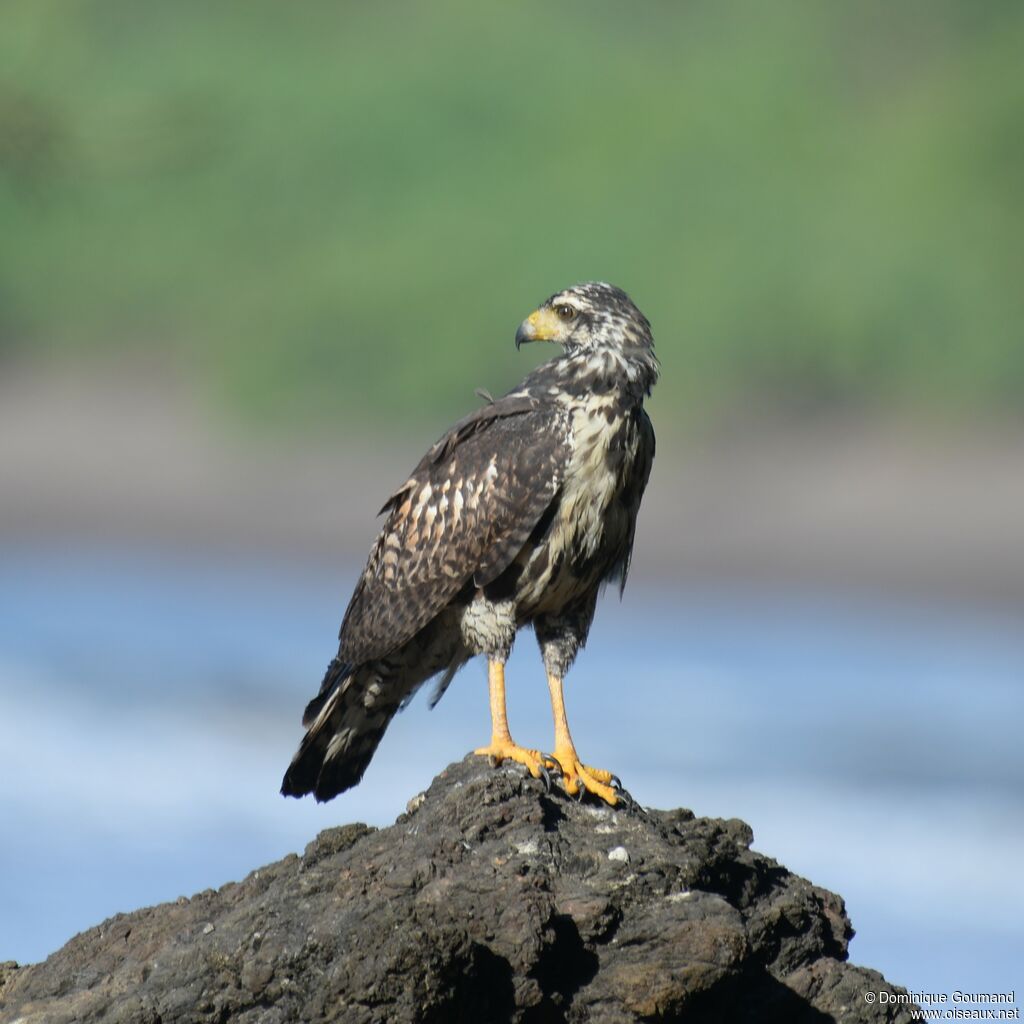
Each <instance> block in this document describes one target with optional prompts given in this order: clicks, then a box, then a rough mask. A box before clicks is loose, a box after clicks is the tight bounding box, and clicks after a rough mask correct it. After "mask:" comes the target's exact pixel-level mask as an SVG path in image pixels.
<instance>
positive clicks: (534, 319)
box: [516, 307, 562, 348]
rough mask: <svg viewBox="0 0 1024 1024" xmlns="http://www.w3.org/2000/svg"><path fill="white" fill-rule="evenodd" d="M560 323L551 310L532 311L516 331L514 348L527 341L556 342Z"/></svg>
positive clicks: (542, 308) (543, 308)
mask: <svg viewBox="0 0 1024 1024" xmlns="http://www.w3.org/2000/svg"><path fill="white" fill-rule="evenodd" d="M561 326H562V325H561V321H560V320H559V319H558V315H557V314H556V313H555V311H554V310H552V309H547V308H545V307H541V308H540V309H537V310H534V312H532V313H531V314H530V315H529V316H528V317H527V318H526V319H525V320H524V321H523V322H522V323H521V324H520V325H519V330H518V331H516V348H519V347H520V345H523V344H525V343H526V342H529V341H558V335H559V331H560V328H561Z"/></svg>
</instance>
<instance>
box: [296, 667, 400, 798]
mask: <svg viewBox="0 0 1024 1024" xmlns="http://www.w3.org/2000/svg"><path fill="white" fill-rule="evenodd" d="M336 664H337V663H336V662H332V663H331V666H330V667H329V668H328V670H327V677H325V679H324V685H323V687H322V688H321V691H320V694H319V695H318V696H317V697H315V698H314V699H313V700H312V701H311V702H310V704H309V706H308V707H307V708H306V714H305V715H304V716H303V725H307V726H308V731H307V732H306V735H305V736H304V737H303V739H302V743H300V744H299V749H298V750H297V751H296V753H295V756H294V757H293V758H292V763H291V764H290V765H289V766H288V770H287V771H286V772H285V775H284V780H283V781H282V783H281V793H282V794H283V795H284V796H296V797H300V796H306V795H307V794H308V793H312V794H313V796H314V797H316V799H317V800H319V801H324V800H330V799H331V798H332V797H335V796H337V795H338V794H339V793H343V792H344V791H345V790H346V789H351V788H352V787H353V786H354V785H355V784H356V783H357V782H359V780H360V779H361V778H362V777H363V773H364V772H365V771H366V767H367V765H368V764H369V763H370V759H371V758H372V757H373V755H374V752H375V751H376V749H377V746H378V744H379V743H380V741H381V739H382V737H383V736H384V732H385V730H386V729H387V727H388V724H389V723H390V721H391V719H392V717H393V716H394V714H395V712H396V711H397V710H398V707H399V704H400V703H401V700H400V699H395V698H394V697H393V696H391V695H389V694H388V693H387V691H388V689H389V688H388V687H387V686H386V685H385V684H384V682H383V680H382V679H381V677H380V675H379V674H378V673H376V672H372V671H369V670H366V669H361V670H356V671H352V670H351V669H349V667H348V666H342V667H340V670H336V671H335V672H334V677H333V678H331V676H332V670H334V669H335V668H336ZM329 680H330V682H329ZM403 696H404V694H403Z"/></svg>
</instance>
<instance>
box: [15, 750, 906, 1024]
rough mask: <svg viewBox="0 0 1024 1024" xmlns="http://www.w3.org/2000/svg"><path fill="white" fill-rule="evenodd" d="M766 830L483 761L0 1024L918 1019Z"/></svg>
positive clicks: (61, 977) (68, 968) (71, 978)
mask: <svg viewBox="0 0 1024 1024" xmlns="http://www.w3.org/2000/svg"><path fill="white" fill-rule="evenodd" d="M751 840H752V835H751V831H750V828H749V827H748V826H747V825H745V824H744V823H743V822H741V821H737V820H735V819H733V820H729V821H724V820H718V819H708V818H695V817H694V816H693V814H691V813H690V812H689V811H684V810H676V811H647V810H642V809H640V808H636V807H630V808H625V809H621V810H612V809H609V808H606V807H603V806H596V805H593V804H590V803H578V802H576V801H575V800H571V799H569V798H567V797H565V796H563V795H562V794H561V793H560V792H557V791H554V790H553V791H552V792H547V791H546V790H545V788H544V786H543V784H542V783H541V782H540V781H537V780H533V779H531V778H529V777H526V776H524V775H523V774H522V770H521V769H519V768H518V767H517V766H511V767H502V768H499V769H494V768H491V767H489V766H488V765H487V763H486V762H485V761H484V760H483V759H481V758H474V757H470V758H467V759H466V760H465V761H463V762H461V763H459V764H456V765H452V766H451V767H449V768H448V769H447V770H446V771H445V772H443V773H442V774H441V775H440V776H438V778H437V779H435V780H434V783H433V784H432V785H431V787H430V789H429V790H428V791H427V792H426V793H424V794H421V795H419V796H417V797H416V798H414V799H413V800H412V801H411V802H410V804H409V808H408V811H407V813H405V814H403V815H402V816H401V817H400V818H399V819H398V820H397V821H396V822H395V824H394V825H393V826H391V827H390V828H385V829H381V830H374V829H371V828H367V827H366V826H365V825H347V826H345V827H343V828H336V829H330V830H328V831H326V832H323V833H321V834H320V836H318V837H317V839H315V840H314V841H313V842H312V843H310V844H309V846H308V847H307V848H306V850H305V853H304V854H303V855H302V856H301V857H299V856H295V855H290V856H288V857H286V858H285V859H284V860H282V861H279V862H278V863H276V864H272V865H270V866H268V867H265V868H260V869H259V870H258V871H254V872H252V874H250V875H249V876H248V877H247V878H246V879H245V880H244V881H242V882H238V883H231V884H228V885H225V886H224V887H222V888H221V889H219V890H217V891H216V892H215V891H212V890H208V891H206V892H202V893H199V894H198V895H196V896H194V897H192V898H191V899H184V898H182V899H180V900H178V901H177V902H176V903H168V904H164V905H162V906H157V907H150V908H147V909H145V910H138V911H135V912H134V913H131V914H119V915H117V916H116V917H113V918H111V919H110V920H108V921H105V922H104V923H103V924H101V925H99V926H97V927H95V928H92V929H90V930H89V931H86V932H83V933H82V934H80V935H77V936H75V938H73V939H72V940H71V941H70V942H69V943H68V944H67V945H66V946H64V948H63V949H61V950H59V951H58V952H57V953H54V954H53V956H51V957H50V958H49V959H48V960H47V961H46V962H45V963H42V964H37V965H35V966H31V967H22V968H18V967H15V966H14V965H6V966H4V967H0V1021H4V1022H12V1021H15V1020H20V1021H23V1022H24V1024H35V1022H47V1024H50V1022H52V1024H63V1022H69V1024H70V1022H76V1024H78V1022H82V1024H84V1022H90V1021H101V1020H102V1021H106V1022H122V1021H123V1022H131V1024H172V1022H184V1021H190V1022H191V1021H197V1022H199V1021H203V1022H205V1021H210V1022H214V1021H216V1022H223V1021H232V1022H236V1024H257V1022H259V1024H284V1022H287V1021H302V1022H313V1021H346V1022H347V1021H352V1022H367V1024H369V1022H378V1021H379V1022H405V1021H410V1022H411V1021H416V1022H449V1021H453V1022H454V1021H472V1022H486V1021H506V1020H511V1021H523V1022H527V1021H562V1020H565V1021H581V1022H582V1021H601V1022H605V1021H607V1022H612V1021H676V1020H678V1021H709V1022H712V1021H713V1022H720V1021H721V1022H724V1021H779V1022H825V1021H832V1020H835V1021H843V1022H846V1021H849V1022H868V1021H911V1020H913V1019H914V1014H913V1013H912V1012H911V1011H910V1010H909V1009H907V1008H906V1007H898V1008H897V1007H895V1006H893V1005H891V1004H888V1003H885V1004H882V1003H880V1002H877V1001H876V1002H875V1003H869V1002H867V1001H866V1000H865V992H868V991H870V992H874V993H877V992H879V991H880V990H883V989H884V990H886V991H890V992H892V991H898V990H896V989H893V988H892V987H891V986H889V985H888V984H887V983H886V982H885V980H884V979H883V978H882V976H881V975H880V974H878V973H877V972H876V971H871V970H867V969H865V968H862V967H854V966H851V965H850V964H848V963H847V962H846V954H847V944H848V942H849V940H850V938H851V936H852V934H853V930H852V928H851V927H850V922H849V920H848V918H847V916H846V912H845V909H844V907H843V901H842V900H841V899H840V898H839V897H838V896H836V895H834V894H832V893H830V892H826V891H825V890H824V889H820V888H818V887H817V886H814V885H812V884H811V883H810V882H807V881H805V880H804V879H802V878H799V877H797V876H796V875H793V874H791V873H790V872H789V871H787V870H786V869H785V868H784V867H781V866H780V865H779V864H777V863H776V862H775V861H773V860H771V859H769V858H767V857H765V856H763V855H761V854H760V853H755V852H753V851H751V849H750V844H751Z"/></svg>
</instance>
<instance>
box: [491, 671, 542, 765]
mask: <svg viewBox="0 0 1024 1024" xmlns="http://www.w3.org/2000/svg"><path fill="white" fill-rule="evenodd" d="M487 684H488V688H489V689H490V692H491V743H490V746H487V747H478V748H477V749H476V750H474V751H473V753H474V754H481V755H482V756H484V757H490V758H492V759H493V760H494V762H495V763H496V764H501V762H502V761H505V760H509V761H517V762H518V763H519V764H523V765H526V767H527V768H529V770H530V774H531V775H532V776H533V777H534V778H535V779H539V778H540V777H541V775H544V776H545V777H546V775H547V773H546V770H545V768H544V756H543V755H542V754H541V753H540V751H539V750H527V749H526V748H525V747H521V746H519V744H518V743H516V742H515V741H514V740H513V739H512V735H511V734H510V733H509V731H508V717H507V715H506V713H505V665H504V663H502V662H500V661H494V660H493V659H488V662H487Z"/></svg>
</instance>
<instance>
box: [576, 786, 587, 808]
mask: <svg viewBox="0 0 1024 1024" xmlns="http://www.w3.org/2000/svg"><path fill="white" fill-rule="evenodd" d="M586 792H587V790H586V787H585V786H580V787H579V788H578V789H577V790H576V803H578V804H581V803H583V797H584V796H585V795H586Z"/></svg>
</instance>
